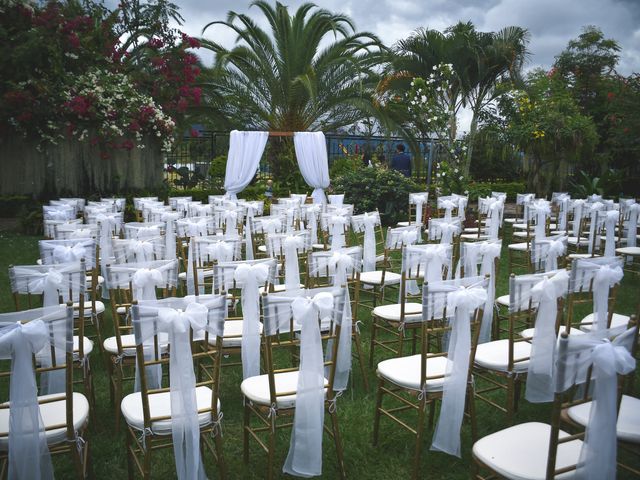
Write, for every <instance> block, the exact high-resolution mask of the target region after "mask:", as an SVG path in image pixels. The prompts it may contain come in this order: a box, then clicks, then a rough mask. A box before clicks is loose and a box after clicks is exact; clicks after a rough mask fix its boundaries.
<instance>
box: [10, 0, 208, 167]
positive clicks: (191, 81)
mask: <svg viewBox="0 0 640 480" xmlns="http://www.w3.org/2000/svg"><path fill="white" fill-rule="evenodd" d="M176 8H177V7H175V5H173V4H171V3H168V2H147V3H143V2H138V1H130V0H123V1H121V2H120V3H119V4H118V6H117V7H116V8H115V9H114V10H112V11H109V10H108V9H107V8H105V7H104V6H103V5H102V4H99V3H93V2H57V1H48V2H43V3H42V4H35V3H33V4H32V3H30V2H22V1H7V2H2V5H0V71H2V72H3V75H2V76H1V77H0V137H3V136H11V135H14V134H15V133H18V134H20V135H22V136H24V137H30V138H33V139H35V140H36V141H37V142H38V144H39V145H41V146H42V145H44V144H47V143H57V142H58V141H59V140H60V139H61V138H64V137H65V135H67V136H72V137H75V138H77V139H80V140H87V141H91V142H93V143H96V144H98V145H99V146H100V149H101V152H102V155H103V157H107V156H108V151H109V150H110V149H114V148H125V149H131V148H133V147H134V146H135V144H139V143H140V140H141V139H142V137H143V136H144V135H148V134H150V135H152V136H153V137H154V138H158V139H159V140H160V141H161V142H162V146H163V148H164V149H169V148H170V147H171V144H172V142H173V138H172V136H173V134H174V132H175V131H176V130H177V129H176V128H175V124H176V123H182V122H184V123H186V121H185V117H186V115H187V114H188V111H189V108H191V107H192V106H196V105H198V104H199V103H200V97H201V91H200V88H199V87H197V86H196V81H197V79H198V76H199V75H200V68H199V66H198V58H197V57H196V56H195V55H194V54H193V53H192V50H193V49H197V48H199V47H200V45H199V42H198V40H197V39H194V38H191V37H189V36H187V35H185V34H183V33H181V32H180V31H178V30H175V29H173V28H170V27H169V21H170V20H171V19H173V20H175V21H177V22H178V23H180V19H181V17H180V16H179V14H178V13H177V10H176Z"/></svg>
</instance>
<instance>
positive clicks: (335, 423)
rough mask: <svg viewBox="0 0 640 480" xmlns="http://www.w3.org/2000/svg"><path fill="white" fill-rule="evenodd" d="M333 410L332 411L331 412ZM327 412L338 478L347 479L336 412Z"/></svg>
mask: <svg viewBox="0 0 640 480" xmlns="http://www.w3.org/2000/svg"><path fill="white" fill-rule="evenodd" d="M332 410H333V411H332ZM332 410H331V409H330V410H329V415H330V416H331V430H332V431H333V440H334V442H335V444H336V455H337V456H338V468H340V478H342V479H345V478H347V474H346V471H345V468H344V452H343V451H342V440H341V438H340V429H339V428H338V412H336V410H335V409H332Z"/></svg>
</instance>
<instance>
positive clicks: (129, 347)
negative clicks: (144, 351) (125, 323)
mask: <svg viewBox="0 0 640 480" xmlns="http://www.w3.org/2000/svg"><path fill="white" fill-rule="evenodd" d="M120 341H121V342H122V353H123V354H124V355H125V356H127V357H129V356H135V354H136V337H135V335H133V334H130V335H120ZM158 342H159V346H160V352H161V353H162V354H164V353H167V350H168V349H169V335H168V334H166V333H164V332H161V333H159V334H158ZM102 346H103V347H104V351H105V352H107V353H110V354H113V355H117V354H118V343H117V341H116V337H115V336H114V337H109V338H107V339H105V341H104V342H103V343H102Z"/></svg>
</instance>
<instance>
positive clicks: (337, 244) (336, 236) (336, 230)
mask: <svg viewBox="0 0 640 480" xmlns="http://www.w3.org/2000/svg"><path fill="white" fill-rule="evenodd" d="M348 222H349V219H348V218H347V217H343V216H342V215H332V216H331V217H329V225H330V226H331V250H340V249H341V248H344V246H345V238H344V226H345V225H346V224H347V223H348Z"/></svg>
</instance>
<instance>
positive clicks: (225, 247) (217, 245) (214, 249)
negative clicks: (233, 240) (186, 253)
mask: <svg viewBox="0 0 640 480" xmlns="http://www.w3.org/2000/svg"><path fill="white" fill-rule="evenodd" d="M205 252H206V253H207V255H208V256H209V258H211V259H213V260H216V261H218V262H228V261H230V260H231V259H232V258H233V246H232V245H231V244H229V243H228V242H223V241H220V242H214V243H209V244H207V245H206V248H205Z"/></svg>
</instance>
